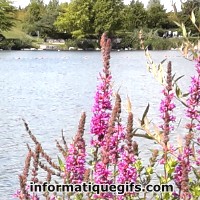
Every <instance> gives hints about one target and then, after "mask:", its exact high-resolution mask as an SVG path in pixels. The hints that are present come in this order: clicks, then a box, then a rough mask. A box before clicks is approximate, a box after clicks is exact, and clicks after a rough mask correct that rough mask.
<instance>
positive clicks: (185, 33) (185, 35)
mask: <svg viewBox="0 0 200 200" xmlns="http://www.w3.org/2000/svg"><path fill="white" fill-rule="evenodd" d="M181 28H182V32H183V37H187V31H186V28H185V25H184V24H183V23H182V25H181Z"/></svg>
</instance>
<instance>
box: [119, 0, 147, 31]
mask: <svg viewBox="0 0 200 200" xmlns="http://www.w3.org/2000/svg"><path fill="white" fill-rule="evenodd" d="M123 13H124V14H123V16H124V20H123V21H124V23H123V24H124V25H123V27H124V28H125V29H126V30H127V31H130V32H133V31H134V29H139V28H143V27H145V26H146V24H147V22H146V21H147V12H146V10H145V8H144V4H143V3H141V2H140V1H138V0H137V1H135V0H132V1H131V3H130V5H127V6H126V7H125V9H124V12H123Z"/></svg>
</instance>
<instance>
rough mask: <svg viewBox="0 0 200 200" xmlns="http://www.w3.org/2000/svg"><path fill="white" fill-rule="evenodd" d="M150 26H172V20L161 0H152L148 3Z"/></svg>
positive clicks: (164, 27) (153, 27) (148, 21)
mask: <svg viewBox="0 0 200 200" xmlns="http://www.w3.org/2000/svg"><path fill="white" fill-rule="evenodd" d="M147 14H148V20H147V24H148V28H150V29H157V28H163V29H168V28H169V26H170V22H169V19H168V16H167V13H166V10H165V9H164V6H163V5H161V3H160V0H150V1H149V3H148V9H147Z"/></svg>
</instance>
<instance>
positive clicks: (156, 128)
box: [13, 34, 200, 200]
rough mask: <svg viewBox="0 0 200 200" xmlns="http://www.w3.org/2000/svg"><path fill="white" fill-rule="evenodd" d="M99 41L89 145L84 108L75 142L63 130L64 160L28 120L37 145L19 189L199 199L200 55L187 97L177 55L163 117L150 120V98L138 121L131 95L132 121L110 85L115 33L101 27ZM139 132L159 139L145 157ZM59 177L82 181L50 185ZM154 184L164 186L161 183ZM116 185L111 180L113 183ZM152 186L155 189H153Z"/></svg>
mask: <svg viewBox="0 0 200 200" xmlns="http://www.w3.org/2000/svg"><path fill="white" fill-rule="evenodd" d="M100 45H101V52H102V55H103V69H102V72H101V73H100V75H99V79H98V80H99V81H98V85H97V89H96V94H95V100H94V105H93V109H92V117H91V119H90V131H89V134H90V136H91V140H90V144H88V148H86V142H85V140H84V134H88V133H85V128H84V126H85V121H86V113H85V112H83V113H82V115H81V118H80V121H79V125H78V129H77V133H76V135H75V136H74V138H73V140H72V142H71V144H67V143H66V140H65V137H64V135H62V141H63V143H61V142H58V141H57V142H56V143H57V147H58V150H59V151H60V153H61V154H62V156H63V158H58V162H54V161H53V160H52V158H51V157H50V156H49V155H48V154H47V153H46V152H45V151H44V149H43V147H42V145H41V143H40V142H39V141H38V140H37V138H36V137H35V136H34V134H33V133H32V132H31V130H30V128H29V126H28V124H27V122H26V121H24V125H25V128H26V131H27V133H28V134H29V135H30V137H31V139H32V140H33V142H34V144H35V147H30V146H29V145H27V147H28V154H27V157H26V160H25V166H24V170H23V172H22V173H21V174H20V175H19V190H18V191H17V192H16V193H15V194H14V195H13V197H14V198H15V199H20V200H33V199H34V200H38V199H51V200H58V199H60V200H61V199H77V200H78V199H80V200H82V199H91V200H93V199H99V200H100V199H101V200H105V199H107V200H109V199H113V200H123V199H124V200H125V199H129V200H133V199H160V200H161V199H173V200H175V199H177V200H178V199H181V200H188V199H194V200H197V199H199V197H200V190H199V185H200V180H199V178H200V135H199V131H200V110H199V108H200V102H199V99H200V57H196V58H195V62H194V65H195V69H196V74H195V75H194V76H193V77H192V78H191V85H190V86H189V91H188V92H187V93H188V94H185V95H184V94H183V95H182V97H183V98H181V99H180V98H179V97H180V94H179V92H178V91H179V90H178V89H177V88H178V85H177V81H178V79H179V78H176V77H175V76H174V75H173V74H172V71H173V70H172V63H171V62H169V63H168V65H167V70H166V74H165V75H164V76H163V77H162V83H163V91H162V94H163V98H162V100H161V102H160V116H161V119H162V124H158V125H155V124H152V123H151V122H149V120H148V117H147V115H148V110H149V105H148V106H147V108H146V109H145V111H144V113H143V116H142V119H140V120H139V122H138V123H135V119H134V116H133V113H132V106H131V102H130V100H128V102H129V103H128V107H127V110H128V115H127V122H126V126H124V125H123V124H124V123H122V120H121V117H120V115H121V112H122V111H123V110H122V108H121V97H120V94H119V93H118V92H117V93H115V92H114V91H113V88H112V87H111V85H112V84H111V83H112V75H111V69H110V51H111V40H110V39H109V38H108V37H107V35H106V34H103V35H102V38H101V41H100ZM154 72H155V70H154ZM165 77H166V78H165ZM175 97H176V98H177V99H179V100H180V101H181V102H182V105H183V106H185V117H186V118H187V124H185V127H184V128H185V136H184V137H183V138H182V140H180V141H179V142H178V145H177V146H175V145H174V141H173V142H172V141H171V140H170V137H171V134H175V132H176V130H174V126H173V123H174V122H175V120H176V116H174V114H173V110H174V109H176V105H175V103H174V98H175ZM113 98H114V102H113ZM158 107H159V106H158ZM177 134H178V133H177ZM136 137H143V139H146V140H147V142H148V140H149V139H152V140H154V141H155V142H156V143H157V148H156V149H151V156H150V158H149V161H148V162H146V163H145V164H144V162H143V161H142V159H141V157H140V156H141V155H140V151H141V150H140V149H138V146H139V145H138V143H137V142H136V141H135V138H136ZM87 150H89V152H88V151H87ZM90 150H92V153H90ZM41 170H43V171H44V172H45V173H46V175H47V176H46V179H45V178H44V179H43V180H42V178H41V176H40V173H39V172H41ZM43 177H44V176H43ZM55 179H56V184H55ZM44 182H46V183H44ZM36 184H37V185H39V186H38V187H39V188H40V189H41V188H43V192H41V191H40V192H38V191H35V192H33V191H32V190H33V185H36ZM40 184H41V185H40ZM49 184H52V185H53V184H54V186H52V185H51V187H49ZM58 184H65V185H68V186H69V184H73V185H76V189H75V190H71V191H70V192H69V191H68V192H67V191H63V192H58V191H57V192H56V191H55V192H54V193H52V192H50V191H52V187H55V185H57V186H58ZM84 184H90V185H91V187H92V184H97V185H98V187H100V186H102V187H101V189H97V186H96V189H95V188H93V189H91V188H90V189H88V188H89V186H87V187H86V188H85V189H80V187H81V185H82V186H83V185H84ZM153 184H157V186H156V187H154V185H153ZM111 185H112V187H110V188H109V186H111ZM117 185H121V186H120V187H118V186H117ZM127 185H129V186H130V185H132V186H135V187H131V186H130V187H128V186H127ZM103 186H104V187H103ZM125 186H126V187H125ZM147 186H148V187H147ZM149 186H151V187H149ZM161 186H162V187H161ZM163 186H167V189H166V187H165V190H164V187H163ZM108 188H109V189H108ZM131 188H132V189H131ZM148 188H149V189H150V188H151V190H147V189H148ZM60 189H61V186H60ZM68 189H69V188H68ZM38 190H39V189H38ZM41 190H42V189H41ZM148 191H151V192H148Z"/></svg>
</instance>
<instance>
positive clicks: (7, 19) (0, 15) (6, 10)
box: [0, 0, 15, 32]
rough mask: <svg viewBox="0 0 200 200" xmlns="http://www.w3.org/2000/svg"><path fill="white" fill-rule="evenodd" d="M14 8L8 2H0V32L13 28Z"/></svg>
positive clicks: (0, 0)
mask: <svg viewBox="0 0 200 200" xmlns="http://www.w3.org/2000/svg"><path fill="white" fill-rule="evenodd" d="M14 11H15V9H14V7H13V6H12V5H11V2H10V1H8V0H0V32H1V31H8V30H10V29H11V27H13V26H14V19H15V17H14Z"/></svg>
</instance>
